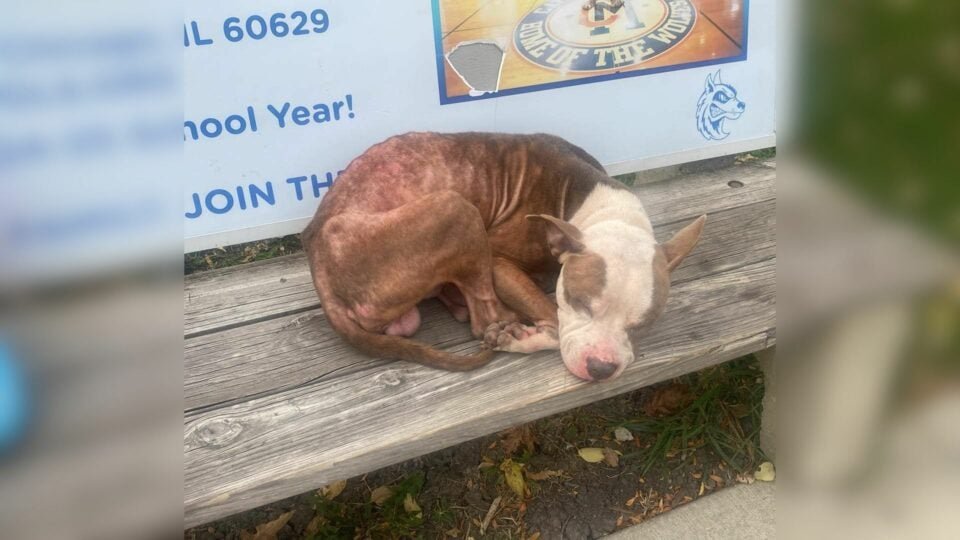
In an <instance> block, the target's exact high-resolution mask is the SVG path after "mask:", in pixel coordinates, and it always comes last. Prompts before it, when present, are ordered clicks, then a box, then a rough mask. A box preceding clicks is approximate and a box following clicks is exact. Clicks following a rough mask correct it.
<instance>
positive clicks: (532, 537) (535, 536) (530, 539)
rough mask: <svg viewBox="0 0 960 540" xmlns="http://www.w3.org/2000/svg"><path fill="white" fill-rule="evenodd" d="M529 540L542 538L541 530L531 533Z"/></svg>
mask: <svg viewBox="0 0 960 540" xmlns="http://www.w3.org/2000/svg"><path fill="white" fill-rule="evenodd" d="M527 540H540V531H537V532H535V533H533V534H531V535H530V537H529V538H527Z"/></svg>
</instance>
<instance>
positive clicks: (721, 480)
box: [710, 474, 723, 484]
mask: <svg viewBox="0 0 960 540" xmlns="http://www.w3.org/2000/svg"><path fill="white" fill-rule="evenodd" d="M710 479H711V480H713V481H714V482H716V483H718V484H722V483H723V478H721V477H719V476H717V475H715V474H711V475H710Z"/></svg>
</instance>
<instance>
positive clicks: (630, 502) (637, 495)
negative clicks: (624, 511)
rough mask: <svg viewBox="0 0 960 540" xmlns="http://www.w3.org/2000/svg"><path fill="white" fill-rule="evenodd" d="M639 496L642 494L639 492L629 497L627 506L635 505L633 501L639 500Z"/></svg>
mask: <svg viewBox="0 0 960 540" xmlns="http://www.w3.org/2000/svg"><path fill="white" fill-rule="evenodd" d="M639 496H640V494H639V493H637V494H636V495H634V496H633V497H630V498H629V499H627V503H626V504H627V508H630V507H631V506H633V503H635V502H637V497H639Z"/></svg>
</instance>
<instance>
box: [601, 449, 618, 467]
mask: <svg viewBox="0 0 960 540" xmlns="http://www.w3.org/2000/svg"><path fill="white" fill-rule="evenodd" d="M619 454H620V452H617V451H616V450H611V449H609V448H604V449H603V461H605V462H606V463H607V465H609V466H611V467H619V466H620V456H619Z"/></svg>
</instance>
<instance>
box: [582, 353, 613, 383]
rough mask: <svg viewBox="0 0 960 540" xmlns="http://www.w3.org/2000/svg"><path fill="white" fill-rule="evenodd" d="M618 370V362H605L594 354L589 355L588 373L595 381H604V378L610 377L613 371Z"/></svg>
mask: <svg viewBox="0 0 960 540" xmlns="http://www.w3.org/2000/svg"><path fill="white" fill-rule="evenodd" d="M615 371H617V364H614V363H613V362H604V361H603V360H600V359H599V358H595V357H593V356H588V357H587V373H589V374H590V377H592V378H593V380H595V381H602V380H604V379H609V378H610V376H611V375H613V373H614V372H615Z"/></svg>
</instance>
